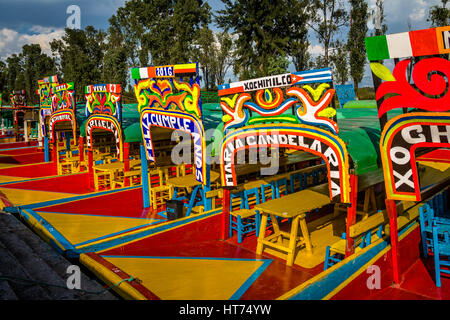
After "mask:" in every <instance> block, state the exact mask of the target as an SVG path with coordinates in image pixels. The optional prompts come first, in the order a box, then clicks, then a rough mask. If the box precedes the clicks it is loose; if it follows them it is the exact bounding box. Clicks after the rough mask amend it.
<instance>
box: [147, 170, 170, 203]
mask: <svg viewBox="0 0 450 320" xmlns="http://www.w3.org/2000/svg"><path fill="white" fill-rule="evenodd" d="M172 195H173V188H172V187H171V186H168V185H165V184H164V174H163V172H162V171H161V170H152V171H150V172H149V196H150V205H151V206H152V208H153V209H155V210H156V209H157V208H158V206H162V205H164V204H165V202H166V201H167V200H170V199H172Z"/></svg>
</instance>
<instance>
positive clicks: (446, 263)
mask: <svg viewBox="0 0 450 320" xmlns="http://www.w3.org/2000/svg"><path fill="white" fill-rule="evenodd" d="M432 228H433V240H432V241H433V248H434V269H435V273H436V286H437V287H441V273H444V274H447V275H450V236H449V233H450V226H449V225H448V224H444V223H442V222H439V221H438V220H434V221H433V226H432Z"/></svg>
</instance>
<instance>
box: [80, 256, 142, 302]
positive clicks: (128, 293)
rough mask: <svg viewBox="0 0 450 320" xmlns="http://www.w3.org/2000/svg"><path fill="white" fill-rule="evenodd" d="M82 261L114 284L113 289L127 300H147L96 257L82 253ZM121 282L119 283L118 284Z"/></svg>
mask: <svg viewBox="0 0 450 320" xmlns="http://www.w3.org/2000/svg"><path fill="white" fill-rule="evenodd" d="M80 262H81V263H82V264H84V265H85V266H86V267H88V268H89V270H91V271H92V272H94V273H95V275H96V276H97V277H99V278H100V279H101V280H102V281H104V282H105V283H106V284H107V285H108V286H114V287H113V290H114V291H116V292H117V293H118V294H120V295H121V296H122V297H123V298H125V299H126V300H147V299H146V298H145V297H144V296H143V295H142V294H141V293H140V292H139V291H137V290H136V289H135V288H133V287H132V286H131V285H130V284H129V283H128V282H127V281H122V278H121V277H119V276H118V275H116V274H115V273H114V272H111V270H109V269H108V268H106V267H104V266H103V265H101V264H100V263H98V262H97V261H95V260H94V259H91V258H90V257H89V256H87V255H86V254H84V253H82V254H80ZM119 282H120V284H119V285H117V284H118V283H119Z"/></svg>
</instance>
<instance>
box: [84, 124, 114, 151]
mask: <svg viewBox="0 0 450 320" xmlns="http://www.w3.org/2000/svg"><path fill="white" fill-rule="evenodd" d="M94 128H100V129H105V130H108V131H111V132H112V133H113V134H114V137H115V139H116V144H117V145H119V144H120V141H121V138H120V133H119V130H118V128H117V126H116V125H115V124H114V123H113V122H112V121H110V120H107V119H95V118H94V119H91V120H89V121H88V123H87V124H86V130H87V132H91V131H92V130H93V129H94ZM86 142H87V145H88V147H89V148H92V141H91V135H90V134H88V135H86ZM117 153H119V148H117Z"/></svg>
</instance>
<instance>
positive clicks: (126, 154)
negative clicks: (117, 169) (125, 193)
mask: <svg viewBox="0 0 450 320" xmlns="http://www.w3.org/2000/svg"><path fill="white" fill-rule="evenodd" d="M123 171H124V172H127V171H130V143H129V142H125V143H124V144H123ZM124 185H125V187H129V186H130V178H129V177H126V178H124Z"/></svg>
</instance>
